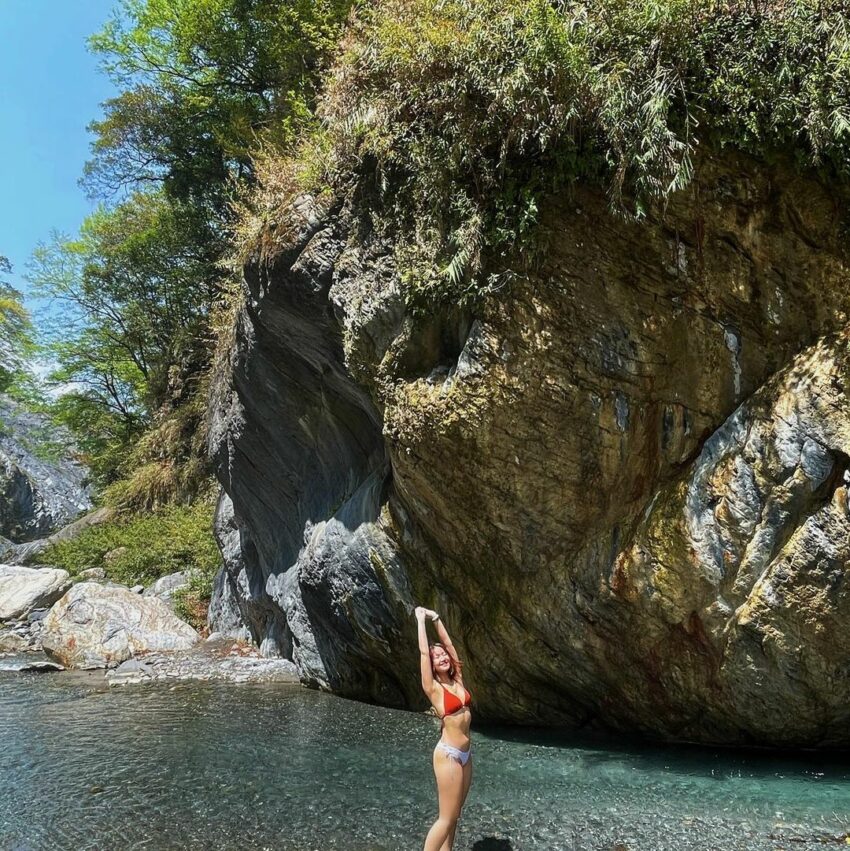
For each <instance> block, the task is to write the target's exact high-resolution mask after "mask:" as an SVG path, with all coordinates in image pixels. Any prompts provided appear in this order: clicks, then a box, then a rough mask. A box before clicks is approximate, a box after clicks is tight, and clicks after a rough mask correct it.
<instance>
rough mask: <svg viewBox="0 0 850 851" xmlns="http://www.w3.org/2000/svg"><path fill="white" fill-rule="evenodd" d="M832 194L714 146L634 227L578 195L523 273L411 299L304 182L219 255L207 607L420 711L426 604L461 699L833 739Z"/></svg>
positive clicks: (843, 534)
mask: <svg viewBox="0 0 850 851" xmlns="http://www.w3.org/2000/svg"><path fill="white" fill-rule="evenodd" d="M832 193H833V190H832V189H829V188H827V187H825V186H823V185H821V184H820V183H818V182H817V181H816V180H815V179H814V178H811V177H801V176H798V175H796V174H795V173H793V172H791V171H789V170H785V169H784V168H783V167H782V166H779V165H776V166H771V167H770V168H768V167H766V166H764V165H763V164H759V163H755V162H752V161H749V160H745V159H740V158H735V157H732V156H724V158H723V159H722V160H717V159H716V160H711V159H706V161H705V162H703V163H702V164H701V166H700V170H699V173H698V177H697V180H696V182H695V184H694V186H693V188H692V189H691V190H688V191H687V192H684V193H680V194H679V195H678V196H676V197H675V198H674V199H673V200H672V201H671V203H670V205H669V207H668V208H667V209H666V211H665V212H664V215H663V216H662V215H661V214H658V215H656V216H654V217H653V216H650V217H649V218H648V219H647V220H645V221H643V222H639V223H638V222H625V221H623V220H620V219H617V218H615V217H613V216H611V215H610V214H609V212H608V210H607V207H606V201H605V198H604V197H602V195H601V194H599V193H596V192H594V191H591V190H582V189H576V190H574V191H573V193H572V194H571V195H570V196H569V197H564V198H562V199H553V201H552V203H551V204H550V206H549V208H548V209H547V210H545V211H544V216H543V218H544V224H545V226H546V228H547V240H546V245H547V250H546V252H545V253H544V256H543V259H542V261H541V264H540V267H539V268H538V269H536V271H535V272H534V273H533V274H531V275H529V276H527V277H525V278H522V279H521V280H519V281H518V282H517V283H515V284H514V285H513V286H512V288H511V290H510V291H509V292H507V293H503V294H497V296H495V297H493V298H491V299H490V300H488V301H487V302H486V303H485V304H483V305H482V306H481V307H480V308H479V309H478V310H476V311H475V313H474V314H472V313H469V314H464V313H462V312H460V311H458V310H444V311H442V312H441V313H440V314H439V315H434V316H432V317H431V318H430V319H429V320H427V321H422V320H420V321H418V322H414V320H413V319H412V318H411V317H410V316H409V315H408V314H407V313H406V311H405V308H404V304H403V299H402V297H401V295H400V290H399V285H398V280H397V274H396V271H395V269H394V266H393V263H392V259H391V258H392V250H391V246H387V245H384V244H381V243H380V242H379V241H378V240H377V239H376V238H375V237H373V236H371V235H370V234H369V232H368V229H366V228H365V226H364V225H363V222H362V219H358V218H357V217H356V215H355V213H356V211H352V210H350V209H347V208H345V209H343V208H340V207H339V206H333V204H332V202H329V203H328V204H326V205H325V206H324V207H319V206H318V205H317V204H314V203H312V202H311V200H310V199H302V201H301V202H300V203H299V204H297V205H296V206H295V209H293V210H292V211H291V216H290V220H289V221H287V223H286V224H287V227H286V228H285V231H286V233H287V234H288V237H287V239H286V241H283V240H278V241H277V242H276V241H275V240H274V239H273V238H272V237H271V236H269V235H267V236H268V238H267V239H266V240H265V241H264V243H263V246H262V248H258V249H257V253H256V255H255V256H254V257H253V258H251V259H250V261H249V262H248V264H247V266H246V269H245V281H246V287H247V303H246V306H245V309H244V310H243V311H242V313H241V315H240V316H239V318H238V326H237V329H236V336H235V339H236V343H235V346H234V348H233V351H232V353H231V355H232V356H231V362H230V364H229V372H228V374H227V375H225V376H222V377H220V381H219V385H218V387H217V392H216V394H215V395H214V399H213V408H212V411H211V414H212V416H211V430H210V441H211V450H212V452H213V455H214V458H215V460H216V463H217V468H218V475H219V478H220V480H221V482H222V484H223V487H224V490H225V492H226V494H227V496H226V497H224V498H223V499H222V502H221V504H220V509H219V519H218V536H219V540H220V543H221V544H222V548H223V552H224V555H225V569H224V572H223V574H222V575H221V576H219V580H218V582H217V586H216V599H215V600H214V602H213V606H212V607H211V618H212V626H213V627H214V628H222V629H223V630H224V631H227V632H229V633H231V634H234V633H235V632H237V631H239V630H244V631H247V632H248V633H250V635H251V636H252V637H253V639H254V640H255V641H256V642H257V643H258V644H260V645H261V647H262V648H263V652H264V653H266V654H268V655H273V654H279V655H282V656H285V657H286V658H291V659H292V660H293V661H294V662H295V663H296V665H297V666H298V669H299V671H300V673H301V676H302V679H304V680H306V681H308V682H313V683H316V684H318V685H321V686H323V687H328V688H331V689H334V690H337V691H339V692H340V693H343V694H346V695H349V696H352V697H361V698H365V699H370V700H377V701H379V702H384V703H388V704H393V705H398V706H416V707H419V706H421V705H422V704H421V696H420V693H419V691H420V690H419V682H418V656H417V652H416V643H415V623H414V620H413V617H412V608H413V605H414V604H415V603H422V604H424V605H429V606H433V607H434V608H437V609H438V610H439V611H440V612H441V613H442V614H443V616H444V620H445V621H446V622H447V624H448V627H449V629H450V632H451V633H452V636H453V638H454V640H455V643H456V644H457V646H458V648H459V650H460V652H461V654H462V657H463V658H464V659H465V661H466V665H467V672H468V680H469V684H470V689H471V691H472V693H473V694H474V696H475V706H476V710H477V713H478V716H479V717H484V718H488V719H491V720H500V721H513V722H520V723H551V724H570V725H594V726H596V725H598V726H606V727H613V728H617V729H621V730H630V731H641V732H644V733H646V734H649V735H653V736H660V737H664V738H668V739H687V740H699V741H710V742H730V743H758V744H776V745H826V744H831V743H837V742H842V743H845V744H846V743H848V742H850V724H848V721H850V709H848V707H850V676H848V674H850V639H849V638H848V637H847V636H848V635H850V629H848V627H850V584H848V579H847V574H848V565H850V545H848V533H850V526H848V504H847V479H848V476H850V473H848V464H849V463H850V462H848V456H850V407H848V403H847V399H846V392H847V388H848V385H850V340H849V339H848V330H847V329H848V309H850V287H848V282H850V266H849V265H848V259H850V258H848V255H847V248H846V240H843V239H842V237H841V222H840V217H839V214H838V210H839V209H840V205H839V203H838V200H837V199H836V197H835V196H834V194H832ZM220 625H221V626H220Z"/></svg>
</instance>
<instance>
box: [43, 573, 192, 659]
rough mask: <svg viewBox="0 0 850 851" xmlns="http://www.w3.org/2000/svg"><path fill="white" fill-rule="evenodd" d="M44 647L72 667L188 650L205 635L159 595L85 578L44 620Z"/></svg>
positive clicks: (54, 657) (52, 655) (53, 657)
mask: <svg viewBox="0 0 850 851" xmlns="http://www.w3.org/2000/svg"><path fill="white" fill-rule="evenodd" d="M43 624H44V627H43V632H42V636H41V640H42V647H43V648H44V651H45V652H46V653H47V654H48V656H50V657H51V658H52V659H55V660H56V661H58V662H61V663H62V664H63V665H65V666H66V667H69V668H71V667H75V668H102V667H106V666H109V665H116V664H118V663H119V662H123V661H124V660H125V659H129V658H130V657H131V656H136V655H137V654H139V653H145V652H147V651H150V650H162V651H172V650H185V649H187V648H189V647H192V646H193V645H194V644H195V643H197V642H198V641H199V640H200V636H199V635H198V633H197V632H195V630H194V629H192V627H190V626H189V625H188V624H187V623H185V622H184V621H181V620H180V619H179V618H178V617H176V616H175V615H174V613H173V612H172V611H171V609H170V608H169V606H168V605H167V604H166V603H165V602H163V601H162V600H160V599H159V598H157V597H143V596H141V595H140V594H134V593H133V592H132V591H130V589H128V588H125V587H123V586H118V585H102V584H100V583H97V582H80V583H78V584H77V585H75V586H74V587H73V588H72V589H71V590H70V591H69V592H68V593H67V594H66V595H65V596H64V597H63V598H62V599H61V600H60V601H59V603H57V604H56V605H55V606H54V607H53V608H52V609H51V610H50V613H49V614H48V616H47V617H46V618H45V619H44V621H43Z"/></svg>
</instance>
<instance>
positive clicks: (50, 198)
mask: <svg viewBox="0 0 850 851" xmlns="http://www.w3.org/2000/svg"><path fill="white" fill-rule="evenodd" d="M114 5H115V2H114V0H0V44H2V46H3V47H2V50H0V254H3V255H5V256H6V257H8V258H9V260H10V261H11V262H12V265H13V266H14V273H13V275H12V280H11V282H12V283H13V284H14V285H15V286H17V287H18V288H19V289H21V290H23V291H24V292H26V283H25V282H24V281H23V279H22V277H21V275H22V274H23V273H24V272H25V264H26V262H27V260H28V259H29V256H30V254H31V253H32V250H33V248H35V246H36V245H37V243H38V242H40V241H47V240H48V239H49V236H50V231H51V229H53V228H56V229H58V230H60V231H63V232H65V233H69V234H74V233H76V231H77V230H78V229H79V226H80V223H81V222H82V220H83V219H84V218H85V217H86V215H88V213H90V212H91V211H92V209H93V208H94V204H93V203H92V202H90V201H88V200H87V199H86V197H85V193H84V192H83V190H82V189H81V188H80V187H79V186H78V185H77V180H78V179H79V177H80V175H81V174H82V170H83V164H84V163H85V161H86V160H87V159H88V158H89V144H90V142H91V139H92V137H91V135H90V134H89V133H87V132H86V125H87V124H88V123H89V122H90V121H91V120H92V119H94V118H97V117H98V116H99V115H100V113H101V110H100V106H99V104H100V103H101V102H102V101H104V100H106V99H107V98H108V97H110V96H112V95H114V94H115V89H114V88H113V87H112V85H111V84H110V83H109V81H108V80H107V78H106V76H105V75H104V74H103V73H101V72H100V71H98V68H97V65H98V60H97V59H96V57H94V56H92V55H91V54H89V53H88V51H87V49H86V37H87V36H89V35H90V34H92V33H93V32H96V31H97V30H99V29H100V28H101V27H102V25H103V23H104V22H105V21H106V20H107V19H108V18H109V17H110V12H111V10H112V8H113V6H114ZM27 304H28V306H30V307H33V306H34V305H33V304H32V302H31V301H29V300H28V301H27Z"/></svg>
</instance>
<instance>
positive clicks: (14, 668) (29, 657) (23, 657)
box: [0, 652, 65, 673]
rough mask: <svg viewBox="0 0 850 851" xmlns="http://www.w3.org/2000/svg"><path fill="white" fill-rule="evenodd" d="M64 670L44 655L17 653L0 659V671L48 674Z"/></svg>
mask: <svg viewBox="0 0 850 851" xmlns="http://www.w3.org/2000/svg"><path fill="white" fill-rule="evenodd" d="M64 670H65V668H64V666H62V665H60V664H59V663H58V662H54V661H52V660H51V659H48V658H47V656H45V655H44V653H38V652H36V653H33V652H27V653H18V654H16V655H14V656H4V657H0V671H10V672H16V673H27V672H33V673H50V672H51V671H64Z"/></svg>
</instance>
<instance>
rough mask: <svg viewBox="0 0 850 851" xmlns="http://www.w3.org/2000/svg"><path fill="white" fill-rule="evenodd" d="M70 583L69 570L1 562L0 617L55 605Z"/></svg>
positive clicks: (21, 615) (17, 615)
mask: <svg viewBox="0 0 850 851" xmlns="http://www.w3.org/2000/svg"><path fill="white" fill-rule="evenodd" d="M70 587H71V578H70V576H69V574H68V571H67V570H60V569H59V568H55V567H40V568H35V567H21V566H20V565H10V564H0V620H10V619H12V618H20V617H23V616H25V615H26V614H27V613H28V612H30V611H32V610H33V609H38V608H43V607H46V606H50V605H52V604H53V603H54V602H55V601H56V600H58V599H59V598H60V597H61V596H62V595H63V594H64V593H65V592H66V591H67V590H68V588H70Z"/></svg>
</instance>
